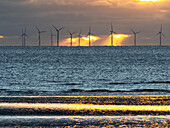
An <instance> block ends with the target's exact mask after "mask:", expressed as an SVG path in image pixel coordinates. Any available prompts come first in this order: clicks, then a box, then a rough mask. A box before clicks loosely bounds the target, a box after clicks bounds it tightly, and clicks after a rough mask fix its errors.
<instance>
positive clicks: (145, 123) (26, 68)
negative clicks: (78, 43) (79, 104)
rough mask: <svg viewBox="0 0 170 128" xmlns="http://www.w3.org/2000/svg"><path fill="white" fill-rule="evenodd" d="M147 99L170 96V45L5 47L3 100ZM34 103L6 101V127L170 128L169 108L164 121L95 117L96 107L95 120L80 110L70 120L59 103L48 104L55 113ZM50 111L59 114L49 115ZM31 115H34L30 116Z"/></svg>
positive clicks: (0, 54)
mask: <svg viewBox="0 0 170 128" xmlns="http://www.w3.org/2000/svg"><path fill="white" fill-rule="evenodd" d="M141 95H142V96H143V95H144V96H151V95H156V96H160V95H161V96H162V95H163V96H168V95H170V46H137V47H133V46H122V47H97V46H96V47H47V46H46V47H45V46H44V47H17V46H15V47H12V46H10V47H0V99H1V101H2V100H3V99H4V100H8V99H9V100H12V99H13V98H14V99H16V101H17V98H18V99H20V100H22V98H23V97H28V99H29V97H36V98H39V99H43V98H42V97H48V98H50V97H53V98H54V97H58V96H59V97H60V96H64V97H65V96H66V97H65V98H66V99H67V96H69V97H71V98H72V96H74V97H73V99H74V98H75V97H76V96H99V97H100V96H101V97H102V96H117V97H119V96H141ZM23 99H24V98H23ZM54 99H55V98H54ZM159 100H160V99H159ZM16 101H15V103H16ZM10 102H11V101H10ZM23 102H24V101H23ZM33 102H34V101H28V103H25V104H24V103H23V104H22V103H18V106H17V105H16V106H13V105H15V104H13V103H11V104H10V103H8V102H7V103H3V102H1V103H0V105H1V107H0V127H2V128H5V127H8V128H13V127H19V128H20V127H21V128H22V127H23V128H27V127H28V128H30V127H129V128H130V127H167V128H168V127H170V116H169V115H168V113H169V109H168V110H167V114H165V115H159V116H158V115H149V116H147V115H140V116H139V115H121V114H120V115H115V114H113V115H110V116H107V115H101V116H100V115H95V113H94V114H92V113H90V111H91V110H90V108H89V113H90V115H88V114H86V115H76V114H75V113H74V111H73V114H72V115H67V111H66V112H65V114H64V115H63V116H62V115H59V114H57V113H55V111H54V110H53V109H55V107H54V106H55V104H49V103H48V102H47V105H48V106H50V105H51V107H52V108H46V107H45V106H44V107H43V108H41V107H42V106H43V105H45V104H34V103H33ZM132 102H133V101H132ZM165 102H167V103H168V99H167V100H166V101H165ZM160 103H161V102H160ZM16 104H17V103H16ZM139 104H140V103H139ZM10 105H11V106H10ZM24 105H28V106H26V107H24ZM38 105H39V106H38ZM56 105H60V104H56ZM29 106H33V107H35V108H34V109H30V108H29ZM146 107H147V106H146ZM164 107H168V106H164ZM46 109H48V111H50V112H53V113H52V114H51V115H50V114H48V113H45V110H46ZM66 109H67V105H66ZM73 109H75V110H78V108H73ZM86 109H87V108H86ZM105 109H106V110H107V106H105V108H103V110H105ZM59 110H60V109H59ZM27 111H28V112H27ZM83 111H84V110H81V112H83ZM96 111H98V110H97V109H96ZM12 112H13V113H14V114H13V113H12ZM15 112H16V113H15ZM24 112H25V113H24ZM29 112H33V113H34V114H33V115H27V113H29ZM41 113H43V114H42V115H41Z"/></svg>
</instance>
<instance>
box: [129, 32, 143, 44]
mask: <svg viewBox="0 0 170 128" xmlns="http://www.w3.org/2000/svg"><path fill="white" fill-rule="evenodd" d="M131 31H132V32H133V34H134V46H136V40H137V39H136V38H137V34H139V33H141V31H138V32H135V31H134V30H133V29H131Z"/></svg>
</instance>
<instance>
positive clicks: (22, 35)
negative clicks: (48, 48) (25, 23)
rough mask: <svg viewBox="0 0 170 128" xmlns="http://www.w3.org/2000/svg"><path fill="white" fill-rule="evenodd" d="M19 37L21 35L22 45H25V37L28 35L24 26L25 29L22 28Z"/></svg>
mask: <svg viewBox="0 0 170 128" xmlns="http://www.w3.org/2000/svg"><path fill="white" fill-rule="evenodd" d="M21 37H22V46H26V37H28V35H27V29H26V28H25V31H24V30H23V29H22V34H21Z"/></svg>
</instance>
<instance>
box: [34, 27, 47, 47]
mask: <svg viewBox="0 0 170 128" xmlns="http://www.w3.org/2000/svg"><path fill="white" fill-rule="evenodd" d="M35 27H36V28H37V31H38V34H39V35H38V40H39V46H41V33H44V32H46V31H40V29H39V28H38V27H37V26H35Z"/></svg>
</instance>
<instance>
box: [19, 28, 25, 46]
mask: <svg viewBox="0 0 170 128" xmlns="http://www.w3.org/2000/svg"><path fill="white" fill-rule="evenodd" d="M20 37H21V38H22V46H24V30H23V29H22V33H21V36H20Z"/></svg>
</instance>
